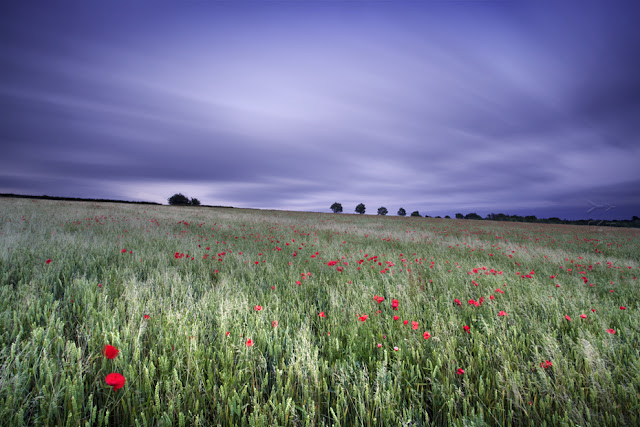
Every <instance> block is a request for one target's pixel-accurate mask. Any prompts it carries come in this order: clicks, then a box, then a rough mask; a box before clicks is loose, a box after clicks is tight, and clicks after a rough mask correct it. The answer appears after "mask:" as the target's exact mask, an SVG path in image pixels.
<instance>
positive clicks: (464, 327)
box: [462, 325, 471, 334]
mask: <svg viewBox="0 0 640 427" xmlns="http://www.w3.org/2000/svg"><path fill="white" fill-rule="evenodd" d="M462 329H464V330H465V331H467V333H468V334H470V333H471V332H470V331H469V329H471V328H470V327H469V326H468V325H464V326H463V327H462Z"/></svg>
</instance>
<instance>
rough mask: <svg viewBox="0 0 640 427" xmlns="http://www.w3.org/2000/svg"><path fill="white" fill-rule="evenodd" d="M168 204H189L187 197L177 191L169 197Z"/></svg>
mask: <svg viewBox="0 0 640 427" xmlns="http://www.w3.org/2000/svg"><path fill="white" fill-rule="evenodd" d="M169 204H170V205H176V206H181V205H182V206H185V205H188V204H189V198H188V197H187V196H185V195H184V194H182V193H177V194H174V195H173V196H171V197H169Z"/></svg>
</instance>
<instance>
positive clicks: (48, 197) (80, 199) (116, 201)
mask: <svg viewBox="0 0 640 427" xmlns="http://www.w3.org/2000/svg"><path fill="white" fill-rule="evenodd" d="M0 197H16V198H19V199H42V200H65V201H69V202H93V203H96V202H99V203H133V204H136V205H160V203H155V202H132V201H130V200H111V199H85V198H80V197H57V196H46V195H45V196H27V195H23V194H10V193H0Z"/></svg>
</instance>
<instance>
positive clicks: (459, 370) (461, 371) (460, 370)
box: [456, 368, 464, 375]
mask: <svg viewBox="0 0 640 427" xmlns="http://www.w3.org/2000/svg"><path fill="white" fill-rule="evenodd" d="M456 374H458V375H463V374H464V369H462V368H458V370H457V371H456Z"/></svg>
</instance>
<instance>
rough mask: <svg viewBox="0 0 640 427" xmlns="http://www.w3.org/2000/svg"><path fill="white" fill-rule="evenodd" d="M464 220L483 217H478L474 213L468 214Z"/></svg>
mask: <svg viewBox="0 0 640 427" xmlns="http://www.w3.org/2000/svg"><path fill="white" fill-rule="evenodd" d="M464 219H482V217H481V216H480V215H478V214H477V213H475V212H472V213H468V214H466V215H465V216H464Z"/></svg>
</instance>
